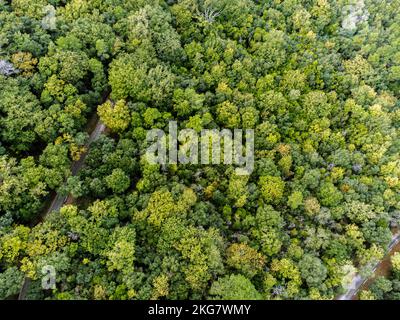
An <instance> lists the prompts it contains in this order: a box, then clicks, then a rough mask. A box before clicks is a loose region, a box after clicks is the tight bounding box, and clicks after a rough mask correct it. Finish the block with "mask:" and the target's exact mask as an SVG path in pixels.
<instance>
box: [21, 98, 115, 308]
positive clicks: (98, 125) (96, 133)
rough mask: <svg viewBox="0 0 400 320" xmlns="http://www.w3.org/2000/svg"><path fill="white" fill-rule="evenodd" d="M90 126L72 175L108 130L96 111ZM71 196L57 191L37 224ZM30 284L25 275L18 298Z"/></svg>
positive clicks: (72, 166) (73, 165)
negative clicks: (95, 142) (91, 147)
mask: <svg viewBox="0 0 400 320" xmlns="http://www.w3.org/2000/svg"><path fill="white" fill-rule="evenodd" d="M105 101H110V102H111V103H113V101H111V100H110V99H109V98H108V97H107V99H106V100H105ZM92 123H95V126H94V128H93V129H91V128H92V126H91V125H90V124H92ZM88 127H89V129H88V131H91V132H90V135H89V139H88V141H87V142H86V144H85V152H84V153H83V154H82V155H81V157H80V158H79V160H77V161H74V162H73V163H72V165H71V175H72V176H75V175H76V174H77V173H78V172H79V170H80V169H81V168H82V166H83V164H84V162H85V158H86V156H87V154H88V152H89V149H90V146H91V144H92V143H93V142H94V141H96V140H97V139H99V137H100V135H101V134H102V133H104V131H105V130H106V126H105V125H104V124H103V123H102V122H101V121H100V119H99V116H98V115H97V113H96V112H95V113H94V115H93V117H92V118H91V119H90V121H89V122H88ZM69 198H70V195H66V196H64V195H61V194H59V193H56V194H55V196H54V198H53V201H52V202H51V204H50V206H49V207H48V208H47V210H45V211H44V212H43V213H42V214H41V215H40V216H39V217H38V221H37V222H36V223H35V224H37V223H39V222H41V221H44V220H45V219H46V217H47V216H48V215H49V214H50V213H52V212H58V211H60V209H61V207H62V206H63V205H64V204H65V203H66V202H67V201H68V200H69ZM30 284H31V279H29V278H28V277H25V278H24V282H23V285H22V288H21V291H20V293H19V295H18V300H25V298H26V294H27V292H28V290H29V286H30Z"/></svg>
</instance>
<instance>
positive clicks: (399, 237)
mask: <svg viewBox="0 0 400 320" xmlns="http://www.w3.org/2000/svg"><path fill="white" fill-rule="evenodd" d="M399 243H400V233H396V234H394V235H393V237H392V241H390V244H389V246H388V249H387V254H386V255H385V257H387V256H388V255H391V254H392V253H393V252H392V251H394V249H395V247H396V245H397V244H399ZM383 263H384V259H382V260H381V261H379V262H378V263H377V264H376V265H375V266H374V268H373V273H374V274H373V275H372V276H371V277H369V278H364V277H362V276H361V275H360V274H357V275H356V276H355V277H354V278H353V280H352V281H351V283H350V285H349V289H347V291H346V292H345V293H343V294H342V295H340V296H338V297H337V298H336V300H353V299H354V298H355V297H356V296H357V294H358V291H359V290H360V289H361V287H362V286H363V285H364V284H365V283H366V282H367V281H368V280H370V279H371V278H373V277H374V276H375V274H376V273H377V270H379V268H380V266H381V264H383Z"/></svg>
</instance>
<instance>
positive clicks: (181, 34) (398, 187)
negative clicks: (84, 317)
mask: <svg viewBox="0 0 400 320" xmlns="http://www.w3.org/2000/svg"><path fill="white" fill-rule="evenodd" d="M399 90H400V1H399V0H386V1H380V0H357V1H355V0H354V1H353V0H338V1H332V0H308V1H301V0H268V1H261V0H165V1H163V0H105V1H104V0H13V1H5V0H0V298H3V299H5V298H8V297H15V296H16V295H18V293H19V291H20V290H21V287H22V283H23V281H24V279H27V278H29V279H31V284H30V287H29V290H28V293H27V298H28V299H334V298H335V297H336V296H337V295H338V294H340V293H342V292H343V291H344V290H345V288H346V285H347V283H348V281H349V279H350V280H351V276H352V275H353V274H355V273H356V272H359V273H361V274H363V275H369V274H370V273H371V271H372V266H373V265H374V264H375V263H376V262H377V261H379V260H380V259H382V258H383V256H384V254H385V250H386V248H387V246H388V244H389V243H390V242H391V239H392V236H393V234H392V233H393V230H392V229H393V228H392V227H393V226H396V224H397V223H398V222H400V180H399V179H400V156H399V152H400V139H399V134H400V108H399V107H400V100H399V99H400V92H399ZM96 113H97V114H98V116H99V117H100V120H101V121H102V123H104V125H105V126H106V127H107V130H106V131H105V132H104V134H102V136H101V137H100V138H99V139H98V140H96V141H95V142H93V143H92V144H91V145H90V148H88V147H87V146H88V144H87V142H88V137H89V134H90V130H91V129H92V127H93V124H92V123H91V121H90V119H95V118H93V117H94V116H95V115H96ZM172 120H174V121H177V123H178V126H179V129H184V128H191V129H194V130H195V131H196V132H201V131H202V130H203V129H222V128H228V129H234V128H242V129H253V130H254V132H255V145H254V149H255V163H254V171H253V172H252V173H251V174H250V175H238V174H236V172H235V170H234V168H233V167H232V166H227V165H223V164H221V165H213V164H209V165H202V164H187V165H183V164H177V165H166V166H164V165H156V164H151V163H149V162H148V161H146V158H145V157H144V154H145V152H146V149H147V148H148V141H147V140H146V133H147V132H148V130H150V129H154V128H157V129H161V130H165V131H168V124H169V122H170V121H172ZM86 152H87V156H86V158H85V160H84V165H83V167H82V168H81V169H80V170H79V171H78V172H76V174H75V172H73V170H72V168H73V163H75V162H77V161H79V160H80V159H81V157H82V156H83V155H84V154H85V153H86ZM56 194H63V195H70V197H69V198H68V199H69V201H68V203H66V204H64V205H63V206H62V208H61V209H60V210H59V211H55V212H52V213H50V214H49V215H46V216H45V218H43V219H40V217H43V213H45V212H46V209H47V208H48V206H49V204H50V202H51V201H52V199H53V198H54V196H55V195H56ZM399 260H400V259H399V256H398V255H396V256H394V258H392V263H393V268H394V271H393V275H392V276H391V277H392V278H391V279H392V280H390V279H383V280H378V281H377V282H376V283H375V284H374V285H373V286H372V288H371V289H370V290H369V291H363V292H362V294H361V298H375V299H382V298H391V299H399V298H400V285H399V281H400V280H399V277H398V273H399V270H400V262H399ZM46 266H51V267H52V268H54V272H55V275H56V278H55V286H54V287H53V288H50V289H49V288H46V289H43V288H42V278H43V276H44V273H43V270H44V268H46ZM396 277H397V278H396ZM393 279H394V280H393ZM391 281H394V282H393V283H392V282H391ZM389 287H390V290H389Z"/></svg>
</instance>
